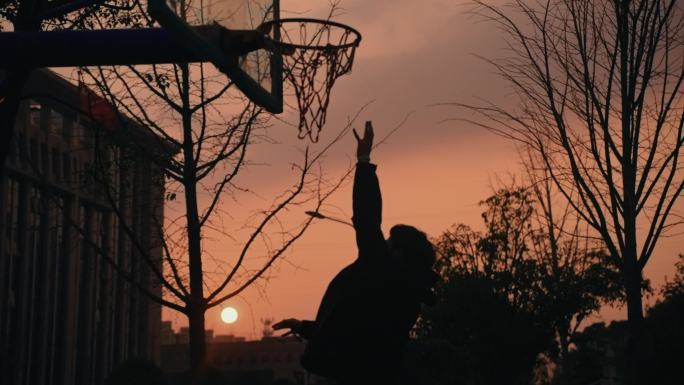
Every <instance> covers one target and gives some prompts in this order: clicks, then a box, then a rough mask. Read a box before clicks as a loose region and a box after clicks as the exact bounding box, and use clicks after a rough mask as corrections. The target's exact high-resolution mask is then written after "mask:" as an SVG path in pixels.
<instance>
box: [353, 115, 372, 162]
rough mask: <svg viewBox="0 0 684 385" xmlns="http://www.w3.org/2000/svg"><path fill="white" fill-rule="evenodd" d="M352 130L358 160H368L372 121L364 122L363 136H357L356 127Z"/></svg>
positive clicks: (370, 147)
mask: <svg viewBox="0 0 684 385" xmlns="http://www.w3.org/2000/svg"><path fill="white" fill-rule="evenodd" d="M352 131H353V132H354V137H355V138H356V158H357V159H359V160H362V159H365V160H369V159H370V153H371V150H372V149H373V123H371V121H367V122H366V129H365V131H364V133H363V138H360V137H359V134H358V133H357V132H356V129H353V130H352Z"/></svg>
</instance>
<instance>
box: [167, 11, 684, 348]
mask: <svg viewBox="0 0 684 385" xmlns="http://www.w3.org/2000/svg"><path fill="white" fill-rule="evenodd" d="M281 3H282V5H281V7H282V9H283V10H291V11H297V12H301V11H307V12H306V14H305V16H307V17H324V16H325V13H326V11H327V9H328V7H329V3H328V1H320V0H316V1H311V0H310V1H303V0H299V1H293V0H281ZM342 6H343V7H344V9H345V13H344V14H343V15H341V16H340V17H338V18H337V20H338V21H341V22H344V23H347V24H350V25H352V26H354V27H355V28H357V29H358V30H359V31H361V32H362V34H363V41H362V43H361V47H360V48H359V50H358V51H357V56H356V61H355V63H354V70H353V72H352V74H351V75H348V76H346V77H344V78H341V79H340V80H339V81H338V83H337V84H336V86H335V89H334V91H333V96H332V102H331V107H330V108H329V119H328V124H327V126H326V127H325V129H324V131H323V133H322V135H321V137H322V139H321V143H324V142H326V139H330V138H329V137H326V133H327V134H333V133H336V132H337V130H339V128H340V127H342V126H343V125H344V123H345V122H346V120H347V118H348V117H349V116H352V115H354V114H355V113H356V111H358V110H359V108H361V107H362V106H363V105H365V104H367V103H368V102H371V101H372V103H371V104H370V105H369V106H368V107H367V108H366V110H365V111H364V112H363V113H362V115H361V116H360V118H359V122H358V124H357V125H356V126H357V127H362V126H363V121H364V120H373V122H374V125H375V128H376V132H377V134H376V137H381V136H383V135H384V134H386V133H387V132H388V131H389V130H391V129H392V128H393V127H395V126H396V125H397V124H398V123H399V122H400V121H402V120H403V119H404V117H405V116H406V114H407V113H409V112H412V111H413V113H412V115H411V116H410V118H409V120H408V122H407V123H406V124H405V125H404V126H403V127H402V128H401V129H400V131H398V132H397V133H396V134H395V135H394V136H393V137H392V138H391V139H390V140H389V141H388V142H387V143H386V144H384V145H383V146H381V147H379V148H378V149H377V150H376V151H375V152H374V153H373V155H372V158H373V162H374V163H377V164H378V166H379V168H378V175H379V178H380V183H381V188H382V191H383V199H384V207H383V214H384V215H383V223H384V225H383V229H384V230H385V232H387V230H388V229H389V228H390V227H391V226H392V225H393V224H396V223H407V224H412V225H415V226H416V227H419V228H421V229H423V230H424V231H425V232H427V233H428V235H430V236H437V235H439V233H440V232H441V231H443V230H445V229H447V228H448V227H449V226H451V225H452V224H453V223H457V222H461V223H466V224H468V225H471V226H473V227H475V228H479V227H480V226H481V219H480V213H481V208H480V207H479V206H478V205H477V203H478V202H479V201H480V200H482V199H484V198H485V197H487V196H488V194H489V193H490V192H491V185H492V184H493V183H494V180H495V179H496V177H497V175H504V174H506V173H509V172H513V173H515V172H517V170H518V167H517V157H516V153H515V150H514V148H513V146H512V144H510V143H509V142H507V141H505V140H503V139H501V138H499V137H496V136H494V135H493V134H491V133H488V132H486V131H484V130H482V129H479V128H476V127H472V126H469V125H467V124H465V123H461V122H455V121H446V122H444V120H445V119H449V118H451V117H455V116H461V117H462V116H463V112H458V111H455V110H453V109H450V108H444V107H441V108H438V107H431V106H430V105H432V104H434V103H440V102H449V101H464V102H472V101H474V100H475V98H477V97H486V98H489V99H492V100H495V101H497V100H498V101H502V100H504V98H505V97H506V96H507V92H508V91H507V90H506V88H505V87H504V86H503V85H502V83H501V81H500V80H498V79H497V78H496V77H495V76H493V75H492V73H491V70H490V69H489V68H488V67H487V66H485V65H484V64H483V63H482V62H481V61H480V60H479V59H477V58H475V57H473V54H478V55H485V56H493V55H496V53H497V48H498V47H500V46H501V41H500V37H499V36H498V31H496V30H493V29H492V28H491V26H490V25H487V24H484V23H479V22H477V21H476V20H474V19H473V18H471V17H469V16H468V15H467V14H466V13H465V11H466V10H467V7H464V6H463V5H461V4H459V2H456V1H450V0H422V1H416V0H373V1H368V0H345V1H344V2H343V3H342ZM287 15H288V14H287V13H286V12H283V17H286V16H287ZM459 114H460V115H459ZM283 118H284V119H286V120H290V121H293V120H294V119H293V117H292V116H291V115H290V116H288V115H287V114H285V115H284V116H283ZM269 132H270V133H271V135H273V136H274V137H276V138H278V139H279V140H280V141H281V143H280V144H269V145H262V146H259V147H258V148H256V149H255V151H253V152H252V153H251V159H252V160H253V161H255V162H262V163H268V164H270V165H269V166H261V167H253V168H249V169H248V172H247V173H244V172H243V174H242V175H241V179H240V181H239V183H244V184H245V185H249V186H250V188H253V189H254V190H255V191H258V193H259V194H260V195H261V196H263V197H269V196H272V195H273V194H274V193H276V192H282V191H283V190H284V187H286V186H288V185H289V181H290V180H291V176H292V174H291V173H290V170H289V163H288V162H292V161H293V159H296V156H297V154H298V151H300V150H301V148H303V147H304V145H305V144H306V142H301V141H298V140H297V139H296V132H295V131H294V129H293V128H291V127H286V126H283V125H281V124H276V125H275V126H274V127H273V128H271V129H270V131H269ZM354 151H355V142H354V139H353V138H352V137H351V136H348V137H346V138H345V139H344V140H343V142H342V143H340V144H339V145H338V146H337V147H335V148H334V149H333V150H332V153H331V154H330V157H329V159H327V160H326V163H325V166H326V172H327V173H328V174H329V175H330V176H335V175H338V174H339V172H340V171H341V170H343V169H344V168H345V167H346V166H347V165H348V162H349V159H351V157H352V156H353V154H354ZM288 176H290V179H288ZM269 194H270V195H269ZM264 202H266V203H269V202H270V200H268V199H266V200H262V201H259V200H258V199H249V200H244V201H242V206H239V207H238V206H235V205H232V206H231V207H230V208H229V209H228V211H230V214H231V216H232V217H234V218H239V217H240V215H241V213H242V215H244V214H245V213H247V212H249V211H250V210H253V209H257V208H259V204H261V205H263V204H264ZM330 203H331V204H332V205H334V206H335V207H332V206H331V207H329V208H328V210H327V213H330V214H332V215H335V216H337V217H340V218H344V219H349V218H350V217H351V185H347V186H346V187H345V188H343V189H341V190H339V191H338V192H337V194H336V195H335V196H334V197H333V198H332V199H331V201H330ZM679 206H680V207H681V206H682V204H681V202H680V204H679ZM306 209H308V208H302V213H301V215H304V214H303V211H304V210H306ZM294 214H296V213H293V214H292V215H294ZM237 222H239V221H238V220H236V223H237ZM683 239H684V238H683V237H682V236H678V237H673V238H667V239H662V240H661V242H660V244H659V247H658V248H657V249H656V251H655V253H654V255H653V257H652V260H651V262H650V263H649V265H648V266H647V268H646V277H648V278H650V279H652V281H653V283H654V286H655V287H656V288H657V287H659V285H660V283H661V282H662V280H663V277H664V276H665V275H666V274H667V273H669V272H672V271H673V263H674V260H675V257H676V254H677V253H679V252H684V247H681V243H682V240H683ZM209 249H210V250H211V252H212V255H213V257H214V258H219V259H220V258H227V259H228V258H229V257H230V255H231V253H230V251H231V250H233V241H232V240H230V239H227V238H225V239H221V238H217V239H215V240H214V241H213V243H211V244H210V245H209ZM355 255H356V249H355V243H354V238H353V230H352V229H351V228H349V227H346V226H344V225H340V224H337V223H334V222H329V221H328V222H326V221H322V222H317V223H315V225H314V226H313V227H312V228H311V229H310V230H309V231H308V233H307V234H305V235H304V237H303V238H302V239H301V240H300V241H299V242H298V243H297V244H296V246H295V247H294V248H293V249H292V250H291V252H290V253H289V254H288V255H287V257H286V259H285V260H283V261H281V262H279V263H277V264H276V266H275V267H274V269H273V270H272V271H271V272H270V274H269V279H268V281H263V280H262V281H261V282H260V283H259V285H258V286H255V287H252V288H249V289H247V290H246V291H245V292H244V293H243V294H242V295H240V296H239V297H237V298H235V299H234V300H231V301H229V302H228V303H226V305H230V306H233V307H235V308H236V309H237V310H238V312H239V314H240V318H239V319H238V321H237V323H235V324H234V325H232V326H226V325H224V324H222V323H221V321H220V317H219V312H220V309H214V310H210V311H209V312H208V314H207V317H206V319H207V328H210V329H214V332H215V334H225V333H233V334H236V335H240V336H244V337H247V338H249V339H253V338H259V337H260V335H261V326H260V319H262V318H267V317H268V318H275V319H276V320H279V319H282V318H287V317H294V318H303V319H308V318H313V317H314V315H315V313H316V310H317V307H318V304H319V301H320V298H321V296H322V295H323V292H324V290H325V288H326V286H327V283H328V282H329V280H330V279H331V278H332V277H333V276H334V275H335V274H336V272H337V271H339V269H340V268H342V267H343V266H345V265H346V264H348V263H350V262H351V261H352V260H353V258H354V257H355ZM624 313H625V310H624V309H623V310H614V309H607V310H606V311H605V312H603V314H602V316H603V317H604V318H605V319H615V318H624ZM164 318H165V319H170V320H173V321H174V324H175V325H176V327H178V326H180V325H183V324H185V323H186V321H185V318H184V316H182V315H178V314H175V313H173V312H171V311H167V310H166V309H165V310H164Z"/></svg>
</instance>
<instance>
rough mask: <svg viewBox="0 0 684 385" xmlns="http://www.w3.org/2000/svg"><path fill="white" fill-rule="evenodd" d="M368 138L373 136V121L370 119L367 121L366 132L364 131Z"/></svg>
mask: <svg viewBox="0 0 684 385" xmlns="http://www.w3.org/2000/svg"><path fill="white" fill-rule="evenodd" d="M364 136H365V137H366V138H373V122H371V121H370V120H369V121H367V122H366V132H365V133H364Z"/></svg>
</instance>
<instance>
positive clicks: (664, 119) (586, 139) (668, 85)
mask: <svg viewBox="0 0 684 385" xmlns="http://www.w3.org/2000/svg"><path fill="white" fill-rule="evenodd" d="M475 3H476V4H477V8H476V9H477V10H476V11H475V12H476V13H477V14H479V15H482V16H483V17H485V18H486V19H487V20H489V21H491V22H493V23H494V24H496V25H497V26H498V27H499V28H500V29H501V30H502V32H503V34H504V36H505V38H506V43H507V47H508V49H509V50H508V52H509V53H510V55H509V56H508V57H506V58H503V59H486V60H487V61H488V63H490V64H491V65H492V66H494V68H495V69H496V70H497V72H498V73H499V74H500V75H501V76H502V77H503V79H504V80H505V81H507V82H508V84H510V86H511V88H512V89H513V92H514V93H515V94H516V95H517V97H518V103H517V105H516V106H513V107H507V106H501V105H500V104H495V103H487V104H484V105H464V104H460V106H462V107H466V108H468V109H470V110H471V111H474V112H476V113H479V114H480V116H481V117H483V118H484V119H482V120H477V119H473V120H474V121H475V123H477V124H480V125H481V126H484V127H487V128H489V129H491V130H493V131H494V132H496V133H499V134H501V135H504V136H506V137H509V138H511V139H514V140H516V141H518V142H520V143H523V144H525V145H526V146H529V148H530V149H532V150H533V151H534V152H535V153H536V154H537V155H538V156H539V157H538V160H539V161H540V162H541V164H542V165H544V166H545V168H546V169H547V170H548V174H549V177H550V178H551V179H552V180H553V181H554V184H555V185H556V187H557V188H558V190H559V191H560V192H561V193H562V194H563V195H564V196H565V197H566V198H567V200H568V202H569V203H570V204H571V206H572V207H573V209H574V210H575V212H576V213H577V214H578V215H579V216H580V217H581V218H582V219H583V220H584V221H586V222H587V223H588V224H589V225H590V226H591V227H593V229H594V230H595V231H596V232H597V233H598V234H599V235H600V237H601V238H602V240H603V242H604V243H605V245H606V247H607V249H608V252H609V253H608V255H607V258H609V259H610V260H611V263H614V264H616V265H617V266H618V267H619V269H620V271H621V273H622V277H623V284H624V287H625V290H626V295H627V315H628V320H629V324H630V335H631V338H630V341H632V343H631V344H630V346H631V348H630V349H632V353H634V354H630V356H631V357H636V354H637V353H636V352H637V351H638V347H637V346H638V340H639V338H640V337H639V333H640V330H641V329H642V322H643V304H642V293H641V287H642V280H643V278H642V271H643V269H644V266H646V264H647V263H648V261H649V259H650V258H651V255H652V254H653V250H654V249H655V247H656V245H657V242H658V239H659V238H660V237H661V236H663V235H664V234H666V233H667V230H668V229H670V228H671V227H673V226H675V225H677V224H679V223H680V222H681V220H680V216H679V215H677V214H676V212H675V211H674V209H675V203H676V202H677V200H678V198H679V196H680V194H681V192H682V189H683V188H684V180H683V177H684V173H683V172H682V167H681V166H682V165H681V160H680V156H681V155H682V145H683V144H684V134H683V132H682V129H683V126H684V105H683V103H682V102H683V100H682V92H681V91H682V81H683V80H684V62H683V61H684V60H683V59H684V35H683V34H684V29H683V27H684V19H683V17H684V16H683V15H684V12H683V11H682V9H681V4H679V3H678V2H677V1H676V0H614V1H608V0H601V1H587V0H556V1H538V2H528V1H523V0H515V1H510V2H508V3H506V5H504V6H495V5H492V4H490V3H489V2H486V1H479V0H476V1H475ZM573 192H574V194H576V195H573ZM630 366H631V367H637V366H638V365H636V362H635V363H633V365H630ZM635 381H636V380H635Z"/></svg>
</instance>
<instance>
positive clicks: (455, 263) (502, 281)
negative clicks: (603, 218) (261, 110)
mask: <svg viewBox="0 0 684 385" xmlns="http://www.w3.org/2000/svg"><path fill="white" fill-rule="evenodd" d="M551 187H552V186H551V185H550V184H544V183H542V181H540V180H537V181H536V182H535V183H532V186H531V187H527V188H523V187H517V186H515V184H513V185H512V186H509V188H507V189H500V190H498V191H496V193H495V194H494V195H492V196H491V197H489V198H488V199H486V200H485V201H483V202H482V203H481V204H482V205H483V206H484V207H485V211H484V212H483V214H482V218H483V220H484V223H485V231H484V232H476V231H473V230H472V229H471V228H470V227H468V226H466V225H463V224H459V225H456V226H454V227H453V228H452V229H451V230H449V231H446V232H444V233H443V234H442V236H441V237H439V238H438V239H437V240H436V247H437V250H438V254H439V255H440V258H439V260H438V262H437V268H438V270H439V272H440V273H441V274H442V276H443V277H445V280H444V285H445V289H444V290H445V291H444V293H443V295H444V296H445V297H444V299H443V300H444V301H454V300H453V299H449V298H448V296H449V294H450V293H453V294H454V295H455V293H456V292H457V291H450V289H448V288H449V287H450V286H453V285H460V284H461V283H458V281H459V280H460V281H463V282H470V283H471V284H473V282H480V283H479V285H482V284H483V283H482V282H487V284H488V285H489V289H490V290H491V293H492V295H494V296H496V298H499V299H501V298H504V299H506V304H507V306H510V309H509V310H510V311H514V312H515V313H514V314H516V316H515V317H517V318H521V319H525V320H526V321H527V322H528V323H529V324H531V325H536V326H535V329H534V330H524V328H523V327H522V326H521V325H519V327H520V328H521V329H520V331H519V332H518V333H524V332H526V331H528V332H531V333H532V334H531V335H530V336H529V338H530V339H531V340H534V339H536V338H541V337H535V336H536V335H537V334H535V333H538V332H541V331H546V332H547V333H549V334H550V335H551V336H553V338H554V339H555V340H556V344H551V343H550V341H547V342H549V343H547V345H545V346H542V345H535V344H531V346H532V347H534V348H533V349H538V350H536V351H534V352H533V351H529V352H527V354H528V358H529V359H530V360H529V361H527V362H528V363H530V362H531V363H532V365H534V362H535V359H536V357H537V354H539V353H541V352H545V353H546V354H548V355H550V357H552V358H554V359H555V360H556V361H557V363H562V361H563V359H564V358H565V357H566V356H567V354H568V350H569V346H570V344H571V343H572V342H573V335H574V332H575V331H576V330H577V329H578V328H579V327H580V325H581V323H582V321H583V320H584V319H585V318H586V317H587V316H588V315H590V314H591V313H593V312H595V311H597V310H598V309H599V308H600V306H601V305H602V304H605V303H608V302H612V301H617V300H619V299H620V298H621V295H622V292H621V290H620V289H621V286H620V285H619V284H618V283H617V282H618V281H619V275H618V272H617V269H615V268H612V269H611V268H606V267H605V265H604V263H603V260H602V257H603V254H602V253H603V251H602V250H601V248H600V247H598V246H599V245H600V244H599V243H598V242H596V241H594V240H592V239H591V238H590V237H588V235H587V233H585V232H583V231H582V230H583V227H582V225H581V222H580V221H578V220H577V219H576V218H575V219H574V220H573V219H572V217H571V216H570V215H568V212H570V211H569V210H568V209H567V208H566V209H565V210H561V212H562V213H563V215H558V217H555V216H554V215H553V214H554V213H555V212H556V210H558V207H557V202H555V201H554V200H553V198H552V191H551V190H548V189H550V188H551ZM472 280H475V281H472ZM459 290H460V291H461V292H465V291H466V290H465V289H463V288H461V289H459ZM460 301H467V300H465V299H460ZM485 302H486V301H484V300H483V299H479V300H473V302H472V304H471V305H472V306H473V307H475V306H478V304H484V303H485ZM487 303H488V304H489V306H495V305H494V304H496V302H491V301H490V302H487ZM463 306H464V305H462V307H463ZM501 306H502V305H501V304H499V308H500V307H501ZM448 308H449V307H447V308H445V307H439V306H438V307H436V308H435V309H434V310H433V311H429V312H428V313H427V314H429V315H428V316H426V317H424V318H423V319H422V320H421V325H420V327H421V328H423V331H426V330H437V329H438V326H436V325H441V324H447V325H448V324H453V323H454V322H455V321H454V320H453V319H444V318H440V317H449V316H447V315H444V314H440V312H442V311H445V310H446V309H448ZM450 308H452V309H454V308H455V306H451V307H450ZM468 311H469V312H471V313H472V312H474V311H475V310H472V309H471V310H468ZM478 311H479V310H478ZM481 311H488V310H481ZM491 311H494V310H491ZM463 314H465V313H457V312H455V311H454V312H453V313H452V314H451V315H450V316H451V317H456V318H458V317H464V316H463ZM502 317H503V316H502ZM515 317H514V318H515ZM504 318H505V317H504ZM461 321H462V322H466V321H464V320H461ZM469 322H475V320H470V321H469ZM473 324H474V325H478V327H483V328H484V327H485V325H486V324H483V323H479V322H475V323H473ZM511 325H516V323H515V322H514V321H511ZM511 327H513V326H511ZM449 330H452V329H449ZM542 334H543V333H542ZM427 335H430V333H428V334H427ZM490 342H493V341H490ZM458 343H462V341H460V342H458ZM522 357H523V355H521V356H520V357H518V358H521V359H522ZM527 368H528V370H531V367H530V366H527Z"/></svg>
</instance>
